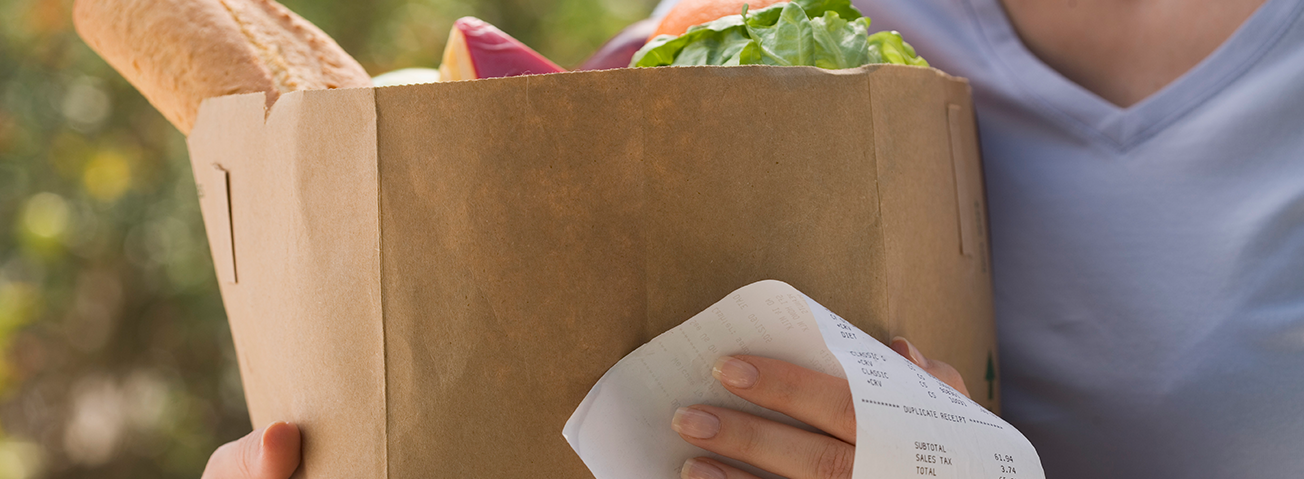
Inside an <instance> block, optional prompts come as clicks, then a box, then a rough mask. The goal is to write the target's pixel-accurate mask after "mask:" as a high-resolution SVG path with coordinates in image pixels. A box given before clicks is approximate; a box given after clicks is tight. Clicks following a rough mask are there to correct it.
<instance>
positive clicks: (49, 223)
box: [23, 192, 70, 240]
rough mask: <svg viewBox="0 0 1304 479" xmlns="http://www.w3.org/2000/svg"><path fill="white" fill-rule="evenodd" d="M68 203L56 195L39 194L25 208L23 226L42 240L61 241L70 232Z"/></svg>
mask: <svg viewBox="0 0 1304 479" xmlns="http://www.w3.org/2000/svg"><path fill="white" fill-rule="evenodd" d="M69 214H70V213H69V210H68V202H66V201H64V199H63V197H62V196H59V195H56V194H54V193H49V192H45V193H37V194H35V195H32V197H31V198H28V199H27V204H26V205H25V206H24V207H23V226H24V227H25V228H26V229H27V232H29V233H31V234H32V235H34V236H36V237H38V238H41V239H50V240H54V239H60V238H62V237H63V234H64V233H65V232H67V230H68V218H69Z"/></svg>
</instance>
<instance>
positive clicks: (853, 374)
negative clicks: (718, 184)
mask: <svg viewBox="0 0 1304 479" xmlns="http://www.w3.org/2000/svg"><path fill="white" fill-rule="evenodd" d="M734 354H751V355H757V356H765V357H770V358H775V359H781V360H784V361H788V362H791V363H794V364H797V365H799V366H803V367H806V368H810V369H814V370H817V371H821V372H824V373H827V374H832V375H835V376H839V377H844V378H847V379H848V382H849V383H850V385H851V394H852V397H854V398H855V400H856V461H855V470H854V472H853V474H852V477H853V478H855V479H869V478H875V479H906V478H956V479H1044V478H1045V473H1044V472H1042V468H1041V460H1040V459H1039V458H1038V457H1037V451H1036V450H1034V449H1033V447H1032V444H1031V443H1029V442H1028V440H1027V439H1026V438H1024V437H1023V435H1022V434H1020V433H1019V431H1017V430H1015V429H1014V428H1013V427H1011V426H1010V425H1009V424H1007V423H1006V422H1005V421H1004V420H1002V419H1001V418H999V417H997V416H996V415H994V414H992V413H990V412H988V411H987V410H986V409H985V408H983V407H982V406H979V405H978V404H977V403H975V402H973V401H970V400H969V399H968V398H966V397H964V396H963V395H962V394H960V393H958V392H956V391H955V390H954V389H951V387H949V386H947V385H946V384H944V383H942V382H941V381H939V380H937V379H935V378H933V377H932V376H931V375H929V374H928V373H926V372H924V371H923V370H922V369H919V368H918V367H916V366H915V365H914V364H913V363H911V362H910V361H908V360H906V359H905V358H902V357H901V356H900V355H898V354H897V353H896V352H894V351H892V350H891V349H889V348H888V347H887V346H884V345H883V344H882V343H880V342H878V341H877V340H875V339H874V338H872V337H870V336H869V335H868V334H865V333H864V332H862V331H861V330H860V329H859V328H856V327H855V326H852V325H851V324H850V323H848V322H846V321H845V320H843V319H842V318H840V317H838V316H837V315H836V314H833V312H831V311H829V310H827V309H825V308H824V307H823V306H820V305H819V304H818V303H816V302H815V301H812V300H811V299H810V298H808V297H806V295H804V294H802V293H801V292H800V291H797V290H796V289H795V288H793V287H792V286H789V285H788V284H786V283H782V282H779V281H762V282H759V283H754V284H751V285H748V286H746V287H744V288H742V289H739V290H738V291H735V292H733V293H731V294H730V295H729V296H728V297H726V298H725V299H723V300H721V301H720V302H718V303H716V304H715V305H713V306H711V307H710V308H709V309H707V310H706V311H703V312H702V313H700V314H698V315H697V316H693V318H692V319H689V320H688V321H686V322H684V324H681V325H679V326H677V327H675V328H674V329H671V330H670V331H666V332H665V333H664V334H662V335H660V336H657V337H656V338H655V339H653V340H652V341H651V342H649V343H647V344H645V345H643V346H642V347H640V348H638V349H637V350H635V351H634V352H633V353H630V354H629V355H628V356H626V357H625V358H624V359H622V360H620V362H619V363H616V365H615V366H613V367H612V368H611V370H609V371H607V374H605V375H603V376H602V379H601V380H599V381H598V384H597V385H595V386H593V390H591V391H589V395H588V396H587V397H585V398H584V401H583V402H582V403H580V407H579V409H577V410H576V411H575V414H573V415H571V418H570V420H569V421H567V422H566V428H565V430H564V431H563V435H565V436H566V440H567V441H568V442H570V445H571V447H573V448H575V452H577V453H579V455H580V458H581V459H583V460H584V463H585V464H586V465H587V466H588V467H589V470H590V471H592V472H593V475H594V476H595V477H597V479H648V478H656V479H659V478H665V479H672V478H678V477H679V470H680V468H681V467H682V466H683V464H684V461H686V460H688V459H689V458H693V457H699V456H712V457H716V458H717V459H722V460H723V458H720V457H719V456H714V455H713V454H710V453H707V452H706V451H704V450H702V449H699V448H697V447H695V446H692V445H689V444H688V443H687V442H684V440H683V439H681V438H680V437H679V435H678V434H676V433H675V432H674V431H672V430H671V429H670V419H671V418H672V417H673V416H674V413H675V410H676V409H678V408H679V407H681V406H691V405H693V404H709V405H714V406H721V407H727V408H731V409H736V410H740V411H744V412H748V413H752V414H756V415H758V416H762V417H766V418H769V419H773V420H777V421H781V422H785V423H788V424H793V425H798V424H797V423H796V422H795V421H793V420H792V419H791V418H788V417H787V416H784V415H782V414H778V413H775V412H773V411H769V410H766V409H762V408H760V407H757V406H755V405H752V404H751V403H748V402H746V401H743V400H742V399H739V398H738V397H736V396H734V395H733V394H731V393H729V392H728V391H726V390H725V389H724V387H723V386H721V385H720V384H719V383H718V382H717V381H716V380H715V379H714V378H712V377H711V366H712V365H713V364H714V363H715V360H716V359H717V358H719V357H720V356H726V355H734ZM801 427H805V426H801ZM807 429H809V427H807ZM726 462H729V463H731V464H734V465H740V464H738V463H737V462H734V461H727V460H726ZM740 466H741V465H740ZM746 469H747V470H748V471H750V472H752V473H753V474H756V475H758V476H760V477H775V476H773V475H770V474H765V473H763V472H761V471H758V470H756V469H752V468H746Z"/></svg>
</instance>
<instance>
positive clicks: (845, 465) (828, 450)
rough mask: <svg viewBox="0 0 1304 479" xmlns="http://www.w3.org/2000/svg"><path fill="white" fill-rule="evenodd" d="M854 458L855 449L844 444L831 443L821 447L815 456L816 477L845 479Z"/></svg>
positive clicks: (847, 476)
mask: <svg viewBox="0 0 1304 479" xmlns="http://www.w3.org/2000/svg"><path fill="white" fill-rule="evenodd" d="M855 459H856V450H855V449H854V448H851V447H848V446H847V445H846V444H840V443H833V444H829V445H827V446H824V447H823V448H821V450H820V452H819V453H818V454H817V455H816V456H815V477H816V478H817V479H847V478H850V477H851V467H852V464H853V463H854V462H855Z"/></svg>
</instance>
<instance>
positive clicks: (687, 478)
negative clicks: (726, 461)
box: [679, 459, 728, 479]
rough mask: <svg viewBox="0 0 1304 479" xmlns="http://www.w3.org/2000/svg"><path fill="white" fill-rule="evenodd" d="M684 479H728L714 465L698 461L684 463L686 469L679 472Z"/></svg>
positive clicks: (692, 460) (691, 460) (690, 460)
mask: <svg viewBox="0 0 1304 479" xmlns="http://www.w3.org/2000/svg"><path fill="white" fill-rule="evenodd" d="M679 477H681V478H682V479H728V478H727V477H726V476H725V475H724V471H723V470H721V469H720V468H718V467H715V465H714V464H711V463H709V462H706V461H699V460H697V459H689V460H687V461H684V468H683V469H680V470H679Z"/></svg>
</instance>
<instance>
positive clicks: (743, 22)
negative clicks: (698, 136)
mask: <svg viewBox="0 0 1304 479" xmlns="http://www.w3.org/2000/svg"><path fill="white" fill-rule="evenodd" d="M868 32H869V18H868V17H865V16H863V15H861V14H860V11H858V10H856V8H855V7H853V6H852V5H851V1H850V0H793V1H791V2H786V3H776V4H774V5H771V6H769V7H766V8H763V9H760V10H757V11H754V12H749V11H748V9H747V7H746V6H744V7H743V11H742V14H741V15H730V16H727V17H723V18H720V19H717V20H715V21H713V22H710V23H705V24H702V25H697V26H694V27H691V28H689V29H688V31H687V32H684V34H683V35H680V36H678V37H675V36H671V35H661V36H658V37H656V38H653V39H652V40H651V41H649V42H648V43H647V45H645V46H644V47H643V48H642V49H640V50H639V51H638V53H636V54H634V58H633V60H632V61H631V62H630V66H631V67H656V66H667V65H676V66H687V65H780V66H794V65H809V66H817V67H820V68H828V69H838V68H854V67H858V66H860V65H865V64H868V63H896V64H901V65H921V66H927V65H928V62H927V61H925V60H924V59H923V58H920V57H919V56H918V55H916V54H915V50H914V48H912V47H911V46H910V44H908V43H905V41H903V40H902V39H901V35H900V34H898V33H896V32H879V33H875V34H873V35H870V34H869V33H868Z"/></svg>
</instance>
